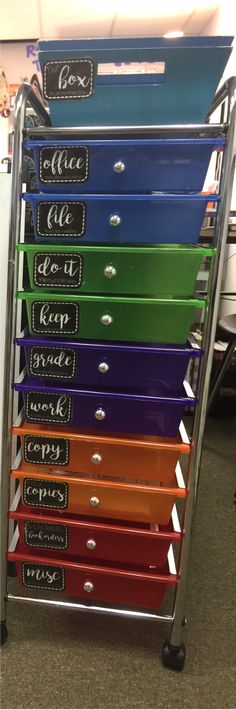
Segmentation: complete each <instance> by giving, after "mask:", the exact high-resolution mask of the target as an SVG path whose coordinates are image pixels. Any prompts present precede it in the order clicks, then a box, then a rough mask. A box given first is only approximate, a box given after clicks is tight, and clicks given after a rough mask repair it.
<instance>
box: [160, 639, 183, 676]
mask: <svg viewBox="0 0 236 710" xmlns="http://www.w3.org/2000/svg"><path fill="white" fill-rule="evenodd" d="M185 655H186V652H185V645H184V643H181V644H180V646H171V643H170V642H169V641H165V643H164V646H163V649H162V663H163V666H165V667H166V668H171V670H173V671H182V670H183V667H184V663H185Z"/></svg>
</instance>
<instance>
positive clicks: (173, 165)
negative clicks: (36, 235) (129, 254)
mask: <svg viewBox="0 0 236 710" xmlns="http://www.w3.org/2000/svg"><path fill="white" fill-rule="evenodd" d="M224 144H225V141H224V139H222V138H178V139H177V138H165V139H164V140H163V139H160V138H153V139H142V138H139V139H138V140H137V139H131V140H127V139H126V140H125V139H122V137H120V138H119V140H117V139H110V140H102V139H100V140H89V139H87V140H64V141H63V140H49V141H48V140H46V141H45V140H44V141H40V140H29V141H26V142H25V148H27V149H28V150H33V151H34V160H35V170H36V179H37V188H38V191H39V192H45V193H47V192H55V193H57V194H58V193H60V192H62V193H63V192H66V191H67V190H69V191H70V192H72V193H79V192H85V191H87V192H105V193H106V192H107V193H109V192H112V193H114V194H116V193H120V192H139V191H141V192H152V191H153V190H161V191H165V190H167V191H168V192H184V191H190V192H199V191H200V190H202V187H203V184H204V180H205V175H206V172H207V168H208V164H209V160H210V157H211V154H212V151H213V150H221V149H222V148H223V147H224Z"/></svg>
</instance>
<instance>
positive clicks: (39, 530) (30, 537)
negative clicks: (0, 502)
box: [24, 520, 68, 550]
mask: <svg viewBox="0 0 236 710" xmlns="http://www.w3.org/2000/svg"><path fill="white" fill-rule="evenodd" d="M24 529H25V543H26V545H29V546H30V547H42V548H50V549H52V550H66V549H67V547H68V534H67V526H66V525H56V524H54V523H42V522H37V521H34V520H26V521H25V524H24Z"/></svg>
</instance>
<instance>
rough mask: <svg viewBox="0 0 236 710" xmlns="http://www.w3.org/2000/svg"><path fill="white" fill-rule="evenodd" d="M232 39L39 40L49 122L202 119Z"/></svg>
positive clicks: (141, 122) (130, 122)
mask: <svg viewBox="0 0 236 710" xmlns="http://www.w3.org/2000/svg"><path fill="white" fill-rule="evenodd" d="M232 40H233V37H183V38H181V39H174V40H173V39H172V40H171V39H165V38H161V37H159V38H149V39H146V38H133V39H130V38H125V39H92V40H84V39H82V40H50V41H44V40H43V41H40V42H39V61H40V65H41V70H42V73H43V91H44V96H45V98H46V99H47V100H48V103H49V110H50V116H51V121H52V125H54V126H80V125H84V126H91V125H93V126H95V125H105V126H106V125H122V124H123V125H145V124H152V125H154V124H165V123H166V124H167V123H173V124H174V123H175V124H177V123H202V122H203V121H204V120H205V117H206V114H207V112H208V109H209V107H210V104H211V101H212V99H213V96H214V93H215V91H216V88H217V85H218V83H219V81H220V78H221V76H222V74H223V71H224V68H225V66H226V63H227V60H228V58H229V56H230V53H231V47H230V45H231V43H232ZM140 63H141V65H142V66H140ZM144 63H145V66H144ZM124 71H125V73H124Z"/></svg>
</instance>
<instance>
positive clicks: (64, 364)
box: [29, 346, 76, 380]
mask: <svg viewBox="0 0 236 710" xmlns="http://www.w3.org/2000/svg"><path fill="white" fill-rule="evenodd" d="M75 368H76V353H75V350H73V349H72V348H58V347H48V346H45V347H43V346H42V347H41V346H38V347H36V346H33V347H32V348H30V354H29V370H30V374H31V375H36V376H42V377H49V378H53V377H54V378H57V379H61V380H71V379H72V378H73V377H74V375H75Z"/></svg>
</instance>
